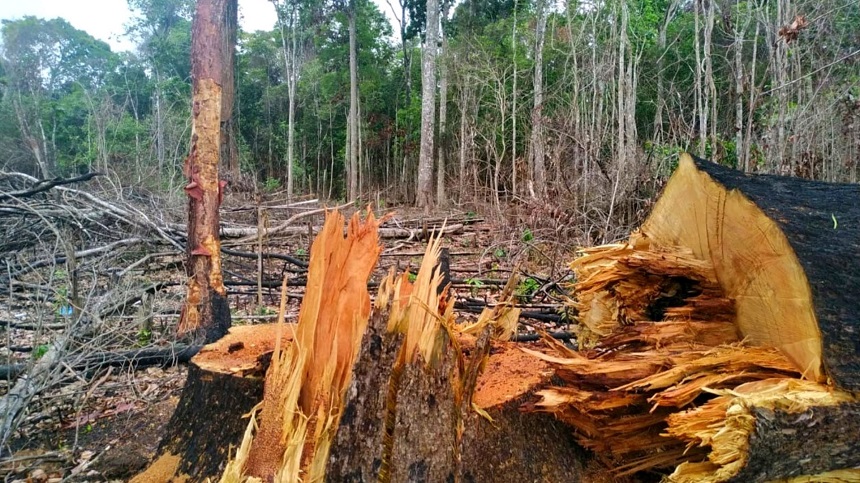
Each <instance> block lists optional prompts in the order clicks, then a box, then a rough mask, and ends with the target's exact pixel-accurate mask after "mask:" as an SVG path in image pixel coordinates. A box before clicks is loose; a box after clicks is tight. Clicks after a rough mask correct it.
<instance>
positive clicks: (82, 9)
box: [0, 0, 398, 52]
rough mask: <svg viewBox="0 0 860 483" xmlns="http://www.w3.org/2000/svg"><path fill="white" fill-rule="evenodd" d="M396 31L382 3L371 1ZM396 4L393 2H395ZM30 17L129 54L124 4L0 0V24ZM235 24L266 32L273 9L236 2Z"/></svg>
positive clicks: (254, 1) (120, 0)
mask: <svg viewBox="0 0 860 483" xmlns="http://www.w3.org/2000/svg"><path fill="white" fill-rule="evenodd" d="M373 2H374V3H376V5H377V7H379V9H380V10H381V11H382V12H383V13H385V14H386V15H387V16H388V18H389V20H390V21H391V22H392V28H393V29H394V32H395V34H394V35H395V36H396V35H397V33H396V32H398V28H397V27H394V24H395V21H394V18H393V17H392V14H391V8H389V6H388V4H387V3H386V1H385V0H373ZM395 4H396V2H395ZM25 15H34V16H36V17H42V18H46V19H52V18H55V17H62V18H64V19H66V21H68V22H69V23H70V24H72V26H74V27H75V28H77V29H79V30H84V31H86V32H87V33H89V34H90V35H92V36H93V37H95V38H97V39H100V40H104V41H105V42H107V43H109V44H110V46H111V49H113V50H114V51H115V52H117V51H121V50H132V49H133V48H134V44H133V42H131V41H130V40H129V39H127V38H125V37H124V36H123V32H124V31H125V28H124V25H125V24H126V23H127V22H128V20H129V18H130V17H131V11H130V10H129V8H128V3H127V2H126V0H0V20H6V19H17V18H21V17H23V16H25ZM239 24H240V25H241V26H242V29H243V30H245V31H248V32H253V31H255V30H268V29H271V28H273V27H274V25H275V9H274V7H273V6H272V3H271V2H270V1H269V0H239Z"/></svg>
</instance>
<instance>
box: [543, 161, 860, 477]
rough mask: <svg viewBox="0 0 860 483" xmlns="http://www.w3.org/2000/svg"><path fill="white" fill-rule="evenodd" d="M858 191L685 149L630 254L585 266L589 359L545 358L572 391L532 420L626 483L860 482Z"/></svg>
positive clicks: (600, 254) (597, 251) (554, 396)
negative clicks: (568, 433) (547, 422)
mask: <svg viewBox="0 0 860 483" xmlns="http://www.w3.org/2000/svg"><path fill="white" fill-rule="evenodd" d="M858 197H860V187H858V186H857V185H835V184H827V183H819V182H811V181H803V180H798V179H794V178H784V177H778V176H751V175H744V174H741V173H738V172H737V171H734V170H731V169H727V168H723V167H720V166H718V165H716V164H713V163H710V162H708V161H705V160H701V159H694V158H692V157H691V156H688V155H682V157H681V160H680V164H679V167H678V169H677V171H676V172H675V174H674V175H673V176H672V178H671V179H670V181H669V182H668V184H667V185H666V188H665V190H664V192H663V194H662V196H661V198H660V199H659V200H658V202H657V203H656V205H655V207H654V210H653V212H652V213H651V215H650V216H649V218H648V219H647V220H646V221H645V223H644V224H643V226H642V227H641V229H640V230H638V231H637V232H636V233H634V234H633V235H632V236H631V238H630V240H629V242H627V243H620V244H615V245H609V246H604V247H597V248H592V249H588V250H585V251H584V252H583V255H582V256H581V257H580V258H579V259H577V260H575V261H574V262H573V264H572V267H573V268H574V270H575V271H576V273H577V280H578V281H577V284H576V287H575V289H576V300H575V301H574V303H573V308H575V309H576V310H577V312H578V321H579V327H578V334H579V338H580V344H581V346H582V347H583V349H582V350H580V351H570V350H569V349H567V348H565V347H563V346H561V345H559V344H555V347H556V356H549V355H546V354H541V353H535V355H536V356H537V357H539V358H543V359H544V360H546V361H548V362H550V363H552V364H553V365H554V366H555V367H556V370H557V374H558V376H559V377H560V378H562V379H563V380H565V381H566V382H567V383H568V385H567V386H566V387H551V388H549V389H547V390H544V391H542V392H541V395H542V396H543V400H542V401H541V402H539V403H538V404H537V405H535V407H534V408H535V409H536V410H540V411H546V412H549V413H552V414H554V415H555V416H556V417H558V418H559V419H560V420H562V421H565V422H567V423H569V424H571V425H573V426H574V427H576V428H577V433H576V434H577V439H578V440H579V441H580V442H581V444H583V445H584V446H586V447H588V448H591V449H593V450H595V451H596V452H597V453H598V454H599V455H600V456H601V457H602V458H603V459H604V460H605V461H606V462H607V463H608V464H610V465H612V466H613V467H614V468H615V470H616V472H618V473H621V474H623V473H634V472H637V471H643V470H652V469H664V470H666V471H671V469H672V468H673V467H676V466H677V468H676V469H675V471H674V473H672V475H671V476H670V480H671V481H685V482H687V481H689V482H692V481H700V482H718V481H770V480H776V479H786V478H794V477H805V478H807V479H806V480H803V481H827V480H826V478H833V477H832V475H834V474H838V475H839V476H838V478H843V479H845V478H846V476H845V475H849V476H848V477H847V478H848V479H849V480H850V479H852V478H853V479H860V472H858V470H856V469H854V468H856V467H857V462H856V461H855V460H856V458H855V457H854V455H856V454H858V452H860V451H858V450H860V446H858V440H857V438H856V434H857V428H856V426H857V424H858V423H856V421H857V418H856V417H855V415H856V409H857V404H858V401H860V400H858V397H857V391H858V389H860V365H859V364H858V361H860V340H858V338H857V337H856V333H857V331H858V330H860V326H858V319H857V314H858V313H860V299H858V298H857V297H856V293H858V291H860V258H858V257H857V256H856V253H857V251H858V250H860V206H858V205H857V203H856V201H855V200H856V199H858ZM548 343H552V341H548ZM840 425H841V426H843V427H844V428H845V430H844V431H835V430H834V428H836V427H837V426H840ZM801 428H803V430H801ZM834 472H837V473H834ZM804 475H805V476H804ZM798 481H800V480H798ZM832 481H841V480H832Z"/></svg>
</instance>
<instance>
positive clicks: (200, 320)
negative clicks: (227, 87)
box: [179, 0, 236, 342]
mask: <svg viewBox="0 0 860 483" xmlns="http://www.w3.org/2000/svg"><path fill="white" fill-rule="evenodd" d="M230 8H232V9H234V10H235V9H236V0H199V1H198V2H197V10H196V12H195V14H194V21H193V24H192V31H191V59H192V64H191V73H192V86H191V88H192V105H193V106H194V108H193V109H192V113H193V117H192V124H191V154H190V155H189V156H188V158H187V160H186V165H185V169H184V171H185V173H184V174H185V176H186V177H187V178H188V185H187V186H186V187H185V192H186V194H187V195H188V246H187V248H186V249H187V254H188V264H187V271H188V296H187V299H186V302H185V306H184V307H183V308H182V316H181V317H180V321H179V331H180V333H186V334H190V335H191V336H192V337H193V338H194V339H196V340H199V341H205V342H212V341H214V340H216V339H218V338H220V337H221V336H223V335H224V334H226V333H227V329H228V328H229V327H230V309H229V307H228V305H227V293H226V290H225V288H224V281H223V276H222V273H221V242H220V240H219V228H220V218H219V216H220V215H219V208H220V205H221V196H222V189H223V187H224V183H223V182H221V181H219V179H218V165H219V160H220V148H221V112H222V109H221V106H222V100H223V97H222V94H223V89H224V82H225V77H226V76H225V75H224V73H225V62H224V59H225V58H226V57H227V55H226V54H227V52H224V49H225V48H226V47H228V46H227V45H225V43H224V42H222V41H221V40H222V39H223V28H224V22H223V19H224V17H225V15H226V12H227V11H228V9H230ZM229 47H230V48H232V47H233V46H229Z"/></svg>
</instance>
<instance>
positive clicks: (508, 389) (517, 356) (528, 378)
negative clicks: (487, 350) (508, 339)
mask: <svg viewBox="0 0 860 483" xmlns="http://www.w3.org/2000/svg"><path fill="white" fill-rule="evenodd" d="M552 373H553V369H552V367H551V366H550V364H549V363H547V362H545V361H542V360H540V359H537V358H535V357H533V356H531V355H529V354H526V353H525V352H523V351H521V350H519V348H518V347H517V346H516V344H514V343H496V344H494V346H493V352H492V353H491V354H490V358H489V360H488V361H487V367H486V368H485V369H484V372H483V373H482V374H481V375H480V376H479V377H478V384H477V387H476V389H475V394H474V395H473V396H472V402H473V403H474V404H475V405H477V406H478V407H479V408H481V409H489V408H492V407H496V406H500V405H504V404H507V403H510V402H511V401H516V400H518V399H520V398H521V397H522V396H524V395H527V394H529V393H531V392H533V391H534V390H536V389H538V388H540V387H541V386H544V385H546V384H548V383H549V380H550V378H551V377H552Z"/></svg>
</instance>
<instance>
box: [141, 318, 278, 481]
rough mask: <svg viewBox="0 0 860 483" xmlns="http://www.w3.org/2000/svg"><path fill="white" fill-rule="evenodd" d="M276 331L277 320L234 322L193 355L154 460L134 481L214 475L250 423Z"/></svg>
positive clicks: (200, 477)
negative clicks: (224, 331)
mask: <svg viewBox="0 0 860 483" xmlns="http://www.w3.org/2000/svg"><path fill="white" fill-rule="evenodd" d="M290 327H291V326H289V325H286V326H285V327H284V328H282V329H281V331H282V340H283V342H284V343H289V341H290V340H291V334H292V331H291V330H290V329H289V328H290ZM285 328H286V330H284V329H285ZM277 331H278V327H277V324H266V325H245V326H236V327H232V328H230V331H229V333H228V334H227V335H226V336H224V337H223V338H221V339H220V340H218V341H217V342H214V343H212V344H209V345H207V346H204V347H203V349H201V350H200V352H199V353H198V354H197V355H196V356H194V358H193V359H192V360H191V362H190V363H189V365H188V379H187V381H186V383H185V387H184V389H183V390H182V395H181V396H180V398H179V403H178V405H177V407H176V411H175V412H174V413H173V416H172V417H171V418H170V422H169V423H168V425H167V426H166V433H165V435H164V437H163V438H162V441H161V444H160V446H159V449H158V452H157V456H156V459H155V461H154V462H153V463H152V465H150V467H149V468H148V469H147V470H146V471H145V472H144V473H142V474H140V475H138V476H137V477H135V478H134V479H133V480H132V481H134V482H137V483H151V482H168V481H205V479H206V478H213V479H216V480H217V478H218V477H219V476H220V474H221V472H222V471H223V469H224V465H225V463H226V462H227V458H228V456H229V450H230V449H231V448H233V447H236V446H238V445H239V443H240V442H241V441H242V436H243V435H244V433H245V428H246V427H247V426H248V419H247V417H243V416H244V415H246V414H248V413H249V412H251V410H252V409H253V408H254V406H256V405H257V404H258V403H259V402H260V400H261V399H262V397H263V375H264V374H265V371H266V368H267V367H268V365H269V362H270V360H271V356H272V352H273V350H274V346H275V341H276V340H277V337H276V334H277Z"/></svg>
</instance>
